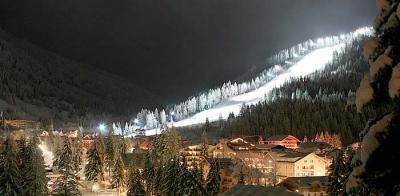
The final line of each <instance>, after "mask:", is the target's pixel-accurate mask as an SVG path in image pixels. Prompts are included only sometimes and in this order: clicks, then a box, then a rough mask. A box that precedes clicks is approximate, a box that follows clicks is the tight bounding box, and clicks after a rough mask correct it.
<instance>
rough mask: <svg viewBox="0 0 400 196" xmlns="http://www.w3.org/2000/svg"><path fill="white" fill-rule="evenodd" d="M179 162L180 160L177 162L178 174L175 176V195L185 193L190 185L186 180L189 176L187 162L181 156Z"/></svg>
mask: <svg viewBox="0 0 400 196" xmlns="http://www.w3.org/2000/svg"><path fill="white" fill-rule="evenodd" d="M179 162H181V164H179V167H178V174H177V176H176V179H177V182H176V185H177V186H178V187H179V188H178V190H177V192H178V194H177V195H187V193H188V191H189V189H190V186H191V184H190V183H189V181H188V180H187V179H189V178H190V172H189V170H188V169H187V162H186V158H185V157H183V158H182V160H180V161H179Z"/></svg>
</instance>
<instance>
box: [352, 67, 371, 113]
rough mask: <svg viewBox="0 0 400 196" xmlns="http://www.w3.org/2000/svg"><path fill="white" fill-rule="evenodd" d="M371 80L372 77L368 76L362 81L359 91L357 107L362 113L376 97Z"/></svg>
mask: <svg viewBox="0 0 400 196" xmlns="http://www.w3.org/2000/svg"><path fill="white" fill-rule="evenodd" d="M370 78H371V77H370V75H369V74H366V75H365V76H364V78H363V79H362V81H361V84H360V87H358V89H357V93H356V107H357V110H358V111H361V110H362V107H363V106H364V105H365V104H367V103H368V102H370V101H371V100H372V98H373V97H374V89H373V88H372V86H371V79H370Z"/></svg>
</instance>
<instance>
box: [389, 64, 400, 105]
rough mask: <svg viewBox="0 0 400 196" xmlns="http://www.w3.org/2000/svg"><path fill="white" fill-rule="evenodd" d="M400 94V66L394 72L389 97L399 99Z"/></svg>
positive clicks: (390, 82)
mask: <svg viewBox="0 0 400 196" xmlns="http://www.w3.org/2000/svg"><path fill="white" fill-rule="evenodd" d="M399 94H400V64H398V65H396V66H395V67H394V68H393V71H392V78H391V79H390V81H389V95H390V97H391V98H395V97H399Z"/></svg>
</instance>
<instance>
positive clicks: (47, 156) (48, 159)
mask: <svg viewBox="0 0 400 196" xmlns="http://www.w3.org/2000/svg"><path fill="white" fill-rule="evenodd" d="M39 149H40V150H41V151H42V156H43V159H44V163H45V164H46V165H49V166H51V165H53V158H54V155H53V153H52V152H51V151H50V150H49V149H48V148H47V147H46V146H45V144H44V143H43V142H41V143H40V144H39Z"/></svg>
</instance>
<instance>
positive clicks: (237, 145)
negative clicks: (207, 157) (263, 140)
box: [213, 138, 282, 185]
mask: <svg viewBox="0 0 400 196" xmlns="http://www.w3.org/2000/svg"><path fill="white" fill-rule="evenodd" d="M275 147H277V148H278V149H280V148H282V146H276V145H268V144H265V145H261V146H260V145H259V144H256V145H255V144H252V143H250V142H247V141H246V140H244V139H242V138H237V139H234V140H231V141H229V142H226V143H225V142H223V141H222V142H220V144H218V145H217V149H216V150H214V151H213V155H214V157H218V158H222V157H223V158H230V159H233V160H235V161H240V163H238V164H237V165H240V166H239V167H241V169H242V170H243V171H244V172H245V173H247V175H246V180H245V181H246V183H248V184H263V185H268V184H276V182H275V181H276V180H275V179H274V178H271V176H275V173H276V171H275V169H276V166H275V162H274V160H273V158H272V157H271V156H270V155H269V154H268V151H270V150H271V149H273V148H275Z"/></svg>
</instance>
